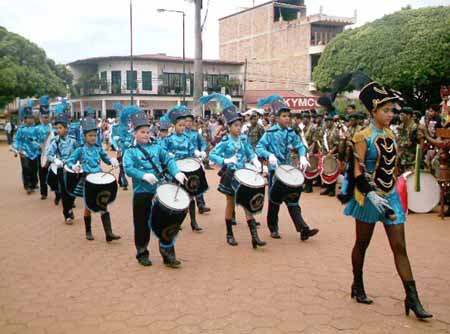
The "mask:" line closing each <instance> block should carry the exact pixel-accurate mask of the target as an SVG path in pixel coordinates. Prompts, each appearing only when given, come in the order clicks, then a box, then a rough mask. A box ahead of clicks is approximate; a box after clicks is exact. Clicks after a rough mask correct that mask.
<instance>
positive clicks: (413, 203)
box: [407, 172, 441, 213]
mask: <svg viewBox="0 0 450 334" xmlns="http://www.w3.org/2000/svg"><path fill="white" fill-rule="evenodd" d="M415 175H416V174H415V173H411V174H409V175H408V176H407V187H408V209H409V210H411V211H412V212H416V213H427V212H430V211H431V210H433V209H434V208H435V207H436V205H438V204H439V200H440V193H441V190H440V187H439V184H438V182H437V181H436V179H435V177H434V176H433V175H431V174H430V173H427V172H420V191H416V190H415V184H416V178H415Z"/></svg>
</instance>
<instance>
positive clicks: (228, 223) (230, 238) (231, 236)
mask: <svg viewBox="0 0 450 334" xmlns="http://www.w3.org/2000/svg"><path fill="white" fill-rule="evenodd" d="M225 225H226V227H227V244H229V245H230V246H237V245H238V242H237V241H236V239H235V238H234V234H233V221H232V220H225Z"/></svg>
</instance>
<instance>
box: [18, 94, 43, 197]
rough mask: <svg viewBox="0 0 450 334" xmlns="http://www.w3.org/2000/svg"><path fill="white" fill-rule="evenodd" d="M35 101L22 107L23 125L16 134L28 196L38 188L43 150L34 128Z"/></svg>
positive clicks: (20, 112) (20, 114)
mask: <svg viewBox="0 0 450 334" xmlns="http://www.w3.org/2000/svg"><path fill="white" fill-rule="evenodd" d="M32 108H33V101H32V100H30V101H28V103H27V105H26V106H24V107H20V109H19V116H20V119H21V120H22V121H23V124H22V125H21V126H20V127H19V130H18V131H17V134H16V141H15V144H14V147H15V149H16V150H17V152H18V153H19V156H20V163H21V165H22V181H23V187H24V188H25V190H26V191H27V194H31V193H32V192H34V190H35V189H36V187H37V183H38V177H37V174H38V169H39V156H40V153H41V148H40V146H39V142H38V140H39V138H38V133H37V131H36V127H35V126H34V116H33V109H32Z"/></svg>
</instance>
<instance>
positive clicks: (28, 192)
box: [26, 188, 34, 195]
mask: <svg viewBox="0 0 450 334" xmlns="http://www.w3.org/2000/svg"><path fill="white" fill-rule="evenodd" d="M26 190H27V195H31V194H32V193H33V192H34V190H33V189H31V188H27V189H26Z"/></svg>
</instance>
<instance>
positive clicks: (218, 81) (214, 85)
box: [205, 74, 229, 90]
mask: <svg viewBox="0 0 450 334" xmlns="http://www.w3.org/2000/svg"><path fill="white" fill-rule="evenodd" d="M205 79H206V88H208V89H212V90H217V89H220V88H221V85H222V84H223V83H224V82H226V81H228V80H229V77H228V74H206V75H205Z"/></svg>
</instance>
